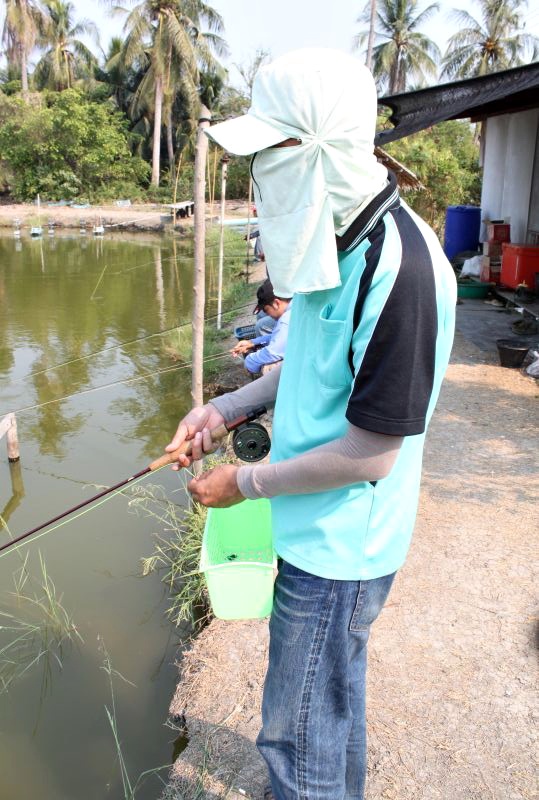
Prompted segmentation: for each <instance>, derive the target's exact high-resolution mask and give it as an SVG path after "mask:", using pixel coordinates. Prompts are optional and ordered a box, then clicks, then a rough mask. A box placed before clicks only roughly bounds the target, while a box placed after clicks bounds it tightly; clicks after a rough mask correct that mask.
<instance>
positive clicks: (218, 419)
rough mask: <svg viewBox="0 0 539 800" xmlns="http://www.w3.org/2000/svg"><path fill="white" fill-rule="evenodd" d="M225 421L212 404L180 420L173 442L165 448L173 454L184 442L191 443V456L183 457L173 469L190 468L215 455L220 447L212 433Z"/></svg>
mask: <svg viewBox="0 0 539 800" xmlns="http://www.w3.org/2000/svg"><path fill="white" fill-rule="evenodd" d="M224 421H225V420H224V417H223V415H222V414H220V413H219V412H218V411H217V409H216V408H215V407H214V406H212V405H211V403H207V404H206V405H205V406H198V407H197V408H192V409H191V411H190V412H189V413H188V414H186V415H185V417H184V418H183V419H182V420H180V424H179V425H178V430H177V431H176V434H175V436H174V438H173V440H172V441H171V443H170V444H168V445H167V446H166V447H165V451H166V452H167V453H173V452H174V450H177V449H178V447H180V445H182V444H183V443H184V442H187V441H191V442H192V444H191V448H192V450H191V455H190V456H186V455H181V456H180V457H179V458H178V463H177V464H173V465H172V469H173V470H179V469H181V468H182V467H190V466H191V464H192V463H193V461H199V460H200V459H201V458H202V457H203V456H204V455H205V454H206V453H213V451H214V450H216V449H217V447H218V446H219V445H218V443H215V442H214V441H213V440H212V438H211V434H210V431H212V430H213V429H214V428H217V427H219V425H222V424H223V423H224Z"/></svg>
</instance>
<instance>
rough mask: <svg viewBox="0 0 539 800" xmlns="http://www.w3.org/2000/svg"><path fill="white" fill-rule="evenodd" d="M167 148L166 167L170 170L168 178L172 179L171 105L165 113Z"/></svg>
mask: <svg viewBox="0 0 539 800" xmlns="http://www.w3.org/2000/svg"><path fill="white" fill-rule="evenodd" d="M167 150H168V168H169V171H170V180H171V181H172V180H174V175H175V172H176V168H175V166H174V139H173V136H172V107H170V108H169V109H168V113H167Z"/></svg>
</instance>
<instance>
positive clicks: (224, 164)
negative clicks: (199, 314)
mask: <svg viewBox="0 0 539 800" xmlns="http://www.w3.org/2000/svg"><path fill="white" fill-rule="evenodd" d="M229 161H230V157H229V156H228V155H227V154H226V153H225V154H224V156H223V157H222V159H221V219H220V222H221V230H220V233H219V271H218V278H217V330H221V310H222V304H223V259H224V254H225V199H226V176H227V173H228V162H229Z"/></svg>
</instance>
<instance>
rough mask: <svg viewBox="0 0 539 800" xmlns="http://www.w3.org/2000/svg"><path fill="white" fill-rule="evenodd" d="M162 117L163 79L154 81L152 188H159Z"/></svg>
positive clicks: (157, 78)
mask: <svg viewBox="0 0 539 800" xmlns="http://www.w3.org/2000/svg"><path fill="white" fill-rule="evenodd" d="M162 117H163V78H162V77H161V76H160V75H158V76H157V77H156V79H155V111H154V119H153V149H152V186H159V171H160V165H161V120H162Z"/></svg>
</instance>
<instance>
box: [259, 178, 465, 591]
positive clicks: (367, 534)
mask: <svg viewBox="0 0 539 800" xmlns="http://www.w3.org/2000/svg"><path fill="white" fill-rule="evenodd" d="M337 242H338V249H339V251H340V252H339V263H340V273H341V281H342V282H341V285H340V286H338V287H336V288H334V289H330V290H327V291H321V292H313V293H310V294H303V295H301V294H300V295H295V296H294V302H293V304H292V314H291V320H290V327H289V335H288V344H287V350H286V356H285V359H284V364H283V368H282V372H281V378H280V383H279V390H278V395H277V402H276V406H275V413H274V423H273V447H272V461H273V462H278V461H280V460H283V459H288V458H293V457H294V456H298V455H301V454H302V453H304V452H306V451H307V450H310V449H312V448H313V447H317V446H318V445H322V444H325V443H326V442H329V441H331V440H333V439H336V438H340V437H342V436H343V435H344V434H345V433H346V430H347V426H348V423H352V424H353V425H357V426H358V427H360V428H365V429H367V430H370V431H375V432H378V433H384V434H389V435H395V436H404V437H405V438H404V441H403V444H402V447H401V449H400V452H399V455H398V457H397V460H396V463H395V465H394V467H393V469H392V470H391V473H390V474H389V476H388V477H386V478H384V479H382V480H379V481H376V482H373V483H369V482H364V483H357V484H354V485H351V486H345V487H343V488H340V489H332V490H330V491H325V492H318V493H315V494H305V495H282V496H279V497H275V498H272V500H271V505H272V517H273V528H274V545H275V549H276V551H277V553H278V555H279V556H281V557H282V558H283V559H284V560H285V561H288V562H289V563H291V564H293V565H294V566H296V567H299V568H300V569H303V570H305V571H306V572H309V573H311V574H314V575H318V576H320V577H323V578H332V579H338V580H370V579H372V578H378V577H381V576H383V575H387V574H390V573H392V572H394V571H395V570H397V569H399V567H401V566H402V564H403V562H404V560H405V557H406V553H407V551H408V547H409V544H410V539H411V536H412V531H413V528H414V522H415V517H416V511H417V504H418V496H419V485H420V476H421V462H422V454H423V444H424V439H425V431H426V428H427V425H428V422H429V420H430V417H431V415H432V412H433V410H434V406H435V404H436V400H437V398H438V394H439V391H440V385H441V382H442V378H443V375H444V372H445V370H446V367H447V364H448V361H449V355H450V351H451V346H452V341H453V333H454V321H455V303H456V285H455V278H454V274H453V270H452V268H451V266H450V264H449V262H448V261H447V259H446V257H445V255H444V254H443V251H442V249H441V247H440V244H439V242H438V240H437V238H436V236H435V235H434V233H433V232H432V230H431V229H430V228H429V227H428V226H427V225H426V224H425V223H424V222H423V221H422V220H421V219H420V218H419V217H417V215H415V214H414V213H413V212H412V211H411V210H410V209H409V208H408V207H407V206H406V205H405V204H403V203H402V202H401V201H400V200H399V198H398V193H397V190H396V186H395V182H394V180H393V182H392V183H391V184H390V185H389V186H388V188H387V189H386V190H384V192H383V193H381V195H379V196H378V197H377V198H376V199H375V200H374V201H373V202H372V203H371V204H370V205H369V207H368V208H367V209H366V210H365V211H364V212H363V213H362V214H361V215H360V216H359V217H358V219H357V220H356V221H355V223H353V225H352V226H351V227H350V228H349V230H348V231H347V232H346V235H345V236H344V237H343V238H342V239H338V240H337ZM320 469H321V470H323V469H324V464H323V463H321V464H320Z"/></svg>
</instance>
